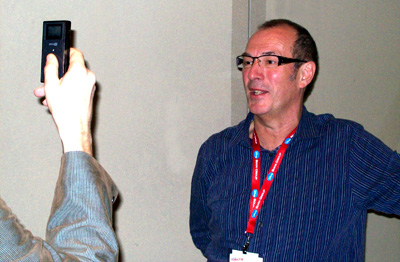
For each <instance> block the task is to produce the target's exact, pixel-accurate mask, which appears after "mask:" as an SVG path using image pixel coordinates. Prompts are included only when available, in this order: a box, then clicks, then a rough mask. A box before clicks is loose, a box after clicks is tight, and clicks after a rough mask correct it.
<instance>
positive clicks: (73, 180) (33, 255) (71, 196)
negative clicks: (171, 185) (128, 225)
mask: <svg viewBox="0 0 400 262" xmlns="http://www.w3.org/2000/svg"><path fill="white" fill-rule="evenodd" d="M116 196H117V190H116V187H115V185H114V183H113V182H112V180H111V178H110V177H109V175H108V174H107V173H106V171H105V170H104V169H103V168H102V167H101V166H100V164H99V163H98V162H97V161H96V160H95V159H94V158H92V157H91V156H89V155H88V154H86V153H84V152H69V153H66V154H64V156H63V158H62V162H61V168H60V176H59V179H58V182H57V187H56V190H55V195H54V200H53V205H52V210H51V214H50V218H49V221H48V225H47V231H46V241H44V240H42V239H40V238H37V237H34V236H32V234H31V233H30V232H29V231H28V230H25V229H24V228H23V226H22V225H21V224H20V223H19V221H18V220H17V218H16V216H15V215H13V214H12V213H11V210H10V209H9V208H8V207H7V206H6V205H5V203H4V202H3V201H2V200H0V260H1V261H24V262H28V261H29V262H35V261H117V260H118V243H117V239H116V236H115V233H114V230H113V228H112V202H113V201H114V199H115V198H116Z"/></svg>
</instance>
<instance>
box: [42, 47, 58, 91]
mask: <svg viewBox="0 0 400 262" xmlns="http://www.w3.org/2000/svg"><path fill="white" fill-rule="evenodd" d="M59 82H60V79H58V60H57V57H56V56H55V55H54V54H49V55H47V57H46V66H45V67H44V86H45V87H46V86H52V85H58V83H59Z"/></svg>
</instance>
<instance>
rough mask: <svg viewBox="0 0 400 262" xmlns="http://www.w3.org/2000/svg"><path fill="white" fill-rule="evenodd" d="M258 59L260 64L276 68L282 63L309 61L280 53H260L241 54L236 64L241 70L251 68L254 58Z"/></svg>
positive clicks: (264, 66)
mask: <svg viewBox="0 0 400 262" xmlns="http://www.w3.org/2000/svg"><path fill="white" fill-rule="evenodd" d="M256 59H257V62H258V65H259V66H260V67H262V68H276V67H278V66H280V65H284V64H289V63H296V62H307V61H305V60H301V59H295V58H288V57H283V56H279V55H260V56H255V57H254V56H249V55H240V56H238V57H236V66H237V68H238V69H239V71H242V70H243V69H250V68H251V67H252V66H253V64H254V60H256Z"/></svg>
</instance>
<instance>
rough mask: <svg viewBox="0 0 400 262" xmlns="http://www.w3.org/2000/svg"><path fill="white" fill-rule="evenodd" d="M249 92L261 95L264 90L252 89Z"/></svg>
mask: <svg viewBox="0 0 400 262" xmlns="http://www.w3.org/2000/svg"><path fill="white" fill-rule="evenodd" d="M250 93H251V94H253V95H256V96H258V95H261V94H265V93H266V92H265V91H261V90H252V91H250Z"/></svg>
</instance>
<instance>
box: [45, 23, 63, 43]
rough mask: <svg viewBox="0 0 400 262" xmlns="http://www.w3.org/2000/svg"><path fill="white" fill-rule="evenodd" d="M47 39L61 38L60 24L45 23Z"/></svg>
mask: <svg viewBox="0 0 400 262" xmlns="http://www.w3.org/2000/svg"><path fill="white" fill-rule="evenodd" d="M46 38H47V39H61V38H62V26H61V25H60V24H58V25H47V30H46Z"/></svg>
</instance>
